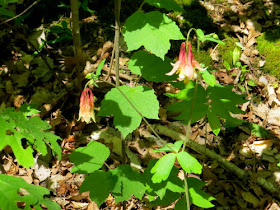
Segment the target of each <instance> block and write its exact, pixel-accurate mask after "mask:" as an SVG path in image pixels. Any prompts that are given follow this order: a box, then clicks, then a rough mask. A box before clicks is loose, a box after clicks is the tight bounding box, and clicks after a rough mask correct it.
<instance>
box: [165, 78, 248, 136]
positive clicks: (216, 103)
mask: <svg viewBox="0 0 280 210" xmlns="http://www.w3.org/2000/svg"><path fill="white" fill-rule="evenodd" d="M194 92H195V83H194V82H193V81H190V82H189V83H188V84H187V85H186V87H185V89H183V90H181V91H180V92H179V93H177V94H166V95H167V96H169V97H174V98H177V99H180V100H181V101H178V102H175V103H173V104H172V105H170V106H169V107H167V110H168V111H172V112H176V113H179V115H178V116H176V117H174V118H175V119H177V120H181V121H182V122H183V123H186V124H187V123H188V121H189V118H190V113H191V109H192V103H193V102H192V99H193V97H194ZM246 101H247V100H245V99H244V96H243V95H238V94H236V93H234V92H233V91H232V86H222V85H219V84H215V85H214V86H213V87H211V86H208V88H207V89H206V90H204V89H203V87H202V86H201V85H200V84H198V87H197V93H196V96H195V103H194V107H193V112H192V123H194V122H196V121H198V120H200V119H201V118H203V117H204V116H206V115H207V116H208V121H209V124H210V126H211V128H212V131H213V133H214V134H215V135H218V134H219V132H220V128H221V122H220V118H222V119H225V120H226V124H227V126H231V127H234V126H237V125H240V124H241V123H243V121H242V120H238V119H235V118H233V117H232V116H231V113H232V114H240V113H243V112H242V111H241V110H240V109H239V108H238V105H239V104H242V103H244V102H246Z"/></svg>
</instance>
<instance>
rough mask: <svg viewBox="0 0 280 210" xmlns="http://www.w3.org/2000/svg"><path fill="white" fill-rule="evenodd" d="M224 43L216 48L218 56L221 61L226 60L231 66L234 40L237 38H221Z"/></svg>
mask: <svg viewBox="0 0 280 210" xmlns="http://www.w3.org/2000/svg"><path fill="white" fill-rule="evenodd" d="M223 41H224V42H225V43H226V44H225V45H221V44H220V45H219V46H218V48H217V50H218V52H219V57H220V59H221V61H222V62H223V61H227V62H228V63H229V64H230V65H231V66H232V53H231V52H233V50H234V48H235V47H236V44H235V42H238V39H234V38H232V37H227V38H226V39H224V40H223Z"/></svg>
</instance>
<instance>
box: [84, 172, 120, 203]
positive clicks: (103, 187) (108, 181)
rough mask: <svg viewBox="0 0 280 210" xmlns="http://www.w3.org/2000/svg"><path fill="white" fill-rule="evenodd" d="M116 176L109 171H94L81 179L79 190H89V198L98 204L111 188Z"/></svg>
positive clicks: (103, 199)
mask: <svg viewBox="0 0 280 210" xmlns="http://www.w3.org/2000/svg"><path fill="white" fill-rule="evenodd" d="M116 182H117V177H116V176H113V175H112V174H111V173H110V172H105V171H94V172H93V173H92V174H90V175H89V176H88V177H86V179H85V180H84V181H83V183H82V185H81V187H80V192H86V191H90V193H89V196H90V198H91V199H92V200H93V201H94V202H95V203H96V204H97V205H98V206H100V205H101V204H102V203H103V202H104V201H105V200H106V198H107V197H108V196H109V193H110V192H111V191H112V190H113V188H114V185H115V184H116Z"/></svg>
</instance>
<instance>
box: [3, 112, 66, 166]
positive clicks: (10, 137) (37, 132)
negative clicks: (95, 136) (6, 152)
mask: <svg viewBox="0 0 280 210" xmlns="http://www.w3.org/2000/svg"><path fill="white" fill-rule="evenodd" d="M0 127H1V129H0V139H1V141H0V151H1V150H2V149H3V148H4V147H5V146H7V145H9V146H10V147H11V148H12V150H13V152H14V154H15V156H16V158H17V160H18V162H19V164H20V165H23V166H25V167H30V166H32V165H34V159H33V148H32V146H31V145H33V146H34V148H35V149H36V150H37V151H39V152H41V153H42V155H43V156H45V155H46V154H47V152H48V151H47V145H48V146H49V147H50V148H51V149H52V151H53V153H54V154H57V155H58V157H59V158H61V147H60V145H59V144H58V143H57V140H59V139H60V137H59V136H56V135H55V134H53V133H51V132H49V131H48V129H50V128H51V126H50V125H49V124H48V123H47V122H45V121H43V120H41V119H40V118H39V117H37V116H35V117H32V118H26V115H25V114H24V113H23V112H21V111H18V112H15V111H14V108H6V109H4V110H0ZM23 140H27V141H28V143H27V146H26V147H25V148H24V147H23V143H22V141H23Z"/></svg>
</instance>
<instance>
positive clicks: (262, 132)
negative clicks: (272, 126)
mask: <svg viewBox="0 0 280 210" xmlns="http://www.w3.org/2000/svg"><path fill="white" fill-rule="evenodd" d="M249 128H250V130H251V134H252V135H255V136H257V137H262V138H265V137H271V135H270V134H269V131H268V130H266V129H265V128H263V127H261V126H260V125H258V124H255V123H250V124H249Z"/></svg>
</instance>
